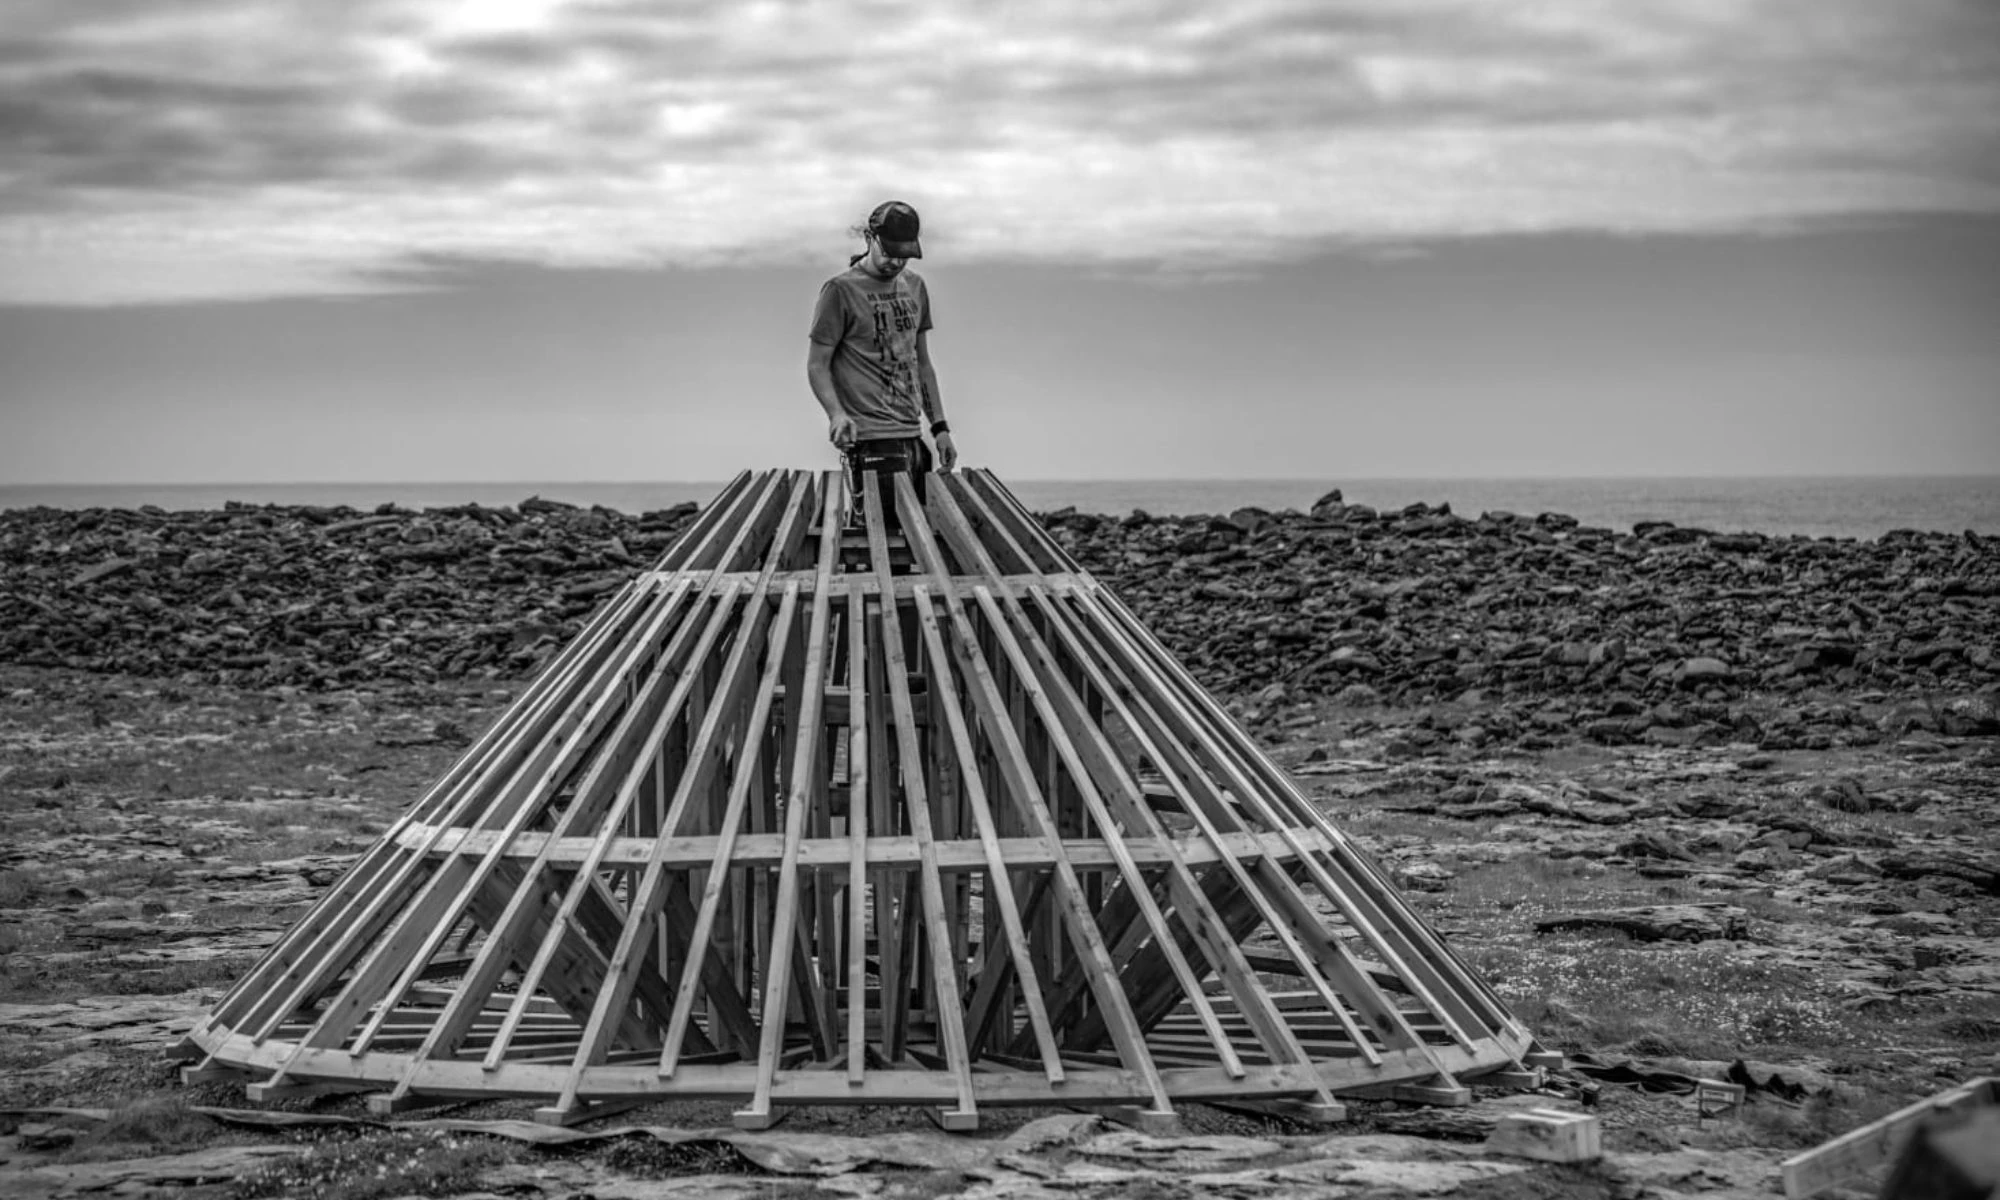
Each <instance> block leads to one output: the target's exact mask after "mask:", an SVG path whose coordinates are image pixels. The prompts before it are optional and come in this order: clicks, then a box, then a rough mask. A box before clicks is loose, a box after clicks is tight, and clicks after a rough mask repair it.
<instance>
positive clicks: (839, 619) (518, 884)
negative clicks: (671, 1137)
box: [184, 471, 1548, 1128]
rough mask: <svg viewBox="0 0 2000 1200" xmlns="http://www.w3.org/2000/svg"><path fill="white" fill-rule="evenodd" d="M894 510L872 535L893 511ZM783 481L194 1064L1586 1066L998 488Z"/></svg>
mask: <svg viewBox="0 0 2000 1200" xmlns="http://www.w3.org/2000/svg"><path fill="white" fill-rule="evenodd" d="M875 483H876V481H875V480H874V479H873V478H872V477H871V478H870V479H869V481H868V484H869V486H868V487H867V488H865V489H864V490H863V491H862V492H861V493H860V495H862V496H865V497H870V498H872V497H877V496H880V495H882V494H884V493H881V492H878V491H877V490H876V487H875ZM891 483H892V487H891V489H890V491H889V493H888V494H889V495H893V496H894V497H895V509H896V511H895V513H894V514H893V518H894V519H891V514H889V513H886V512H882V511H877V509H876V508H875V507H873V506H869V507H868V508H867V511H863V512H858V513H857V512H855V511H853V510H852V507H851V506H852V504H853V499H852V497H851V495H850V493H849V492H848V491H847V489H846V488H844V487H843V486H842V485H841V480H840V477H839V476H838V475H836V474H834V473H831V472H828V473H809V472H799V471H767V472H762V473H748V472H746V473H744V474H743V475H740V476H739V477H738V478H737V479H735V480H734V481H733V482H731V483H730V484H729V485H728V487H726V488H725V489H724V490H723V491H722V493H721V494H720V495H718V496H717V497H716V499H715V501H714V502H713V503H711V504H710V505H709V506H708V507H707V508H706V509H704V510H703V512H702V514H701V515H700V517H699V518H698V519H697V520H696V521H695V523H694V524H693V525H692V526H691V527H690V528H689V530H688V531H687V532H686V533H685V534H684V535H683V536H682V537H681V538H680V540H679V541H677V542H676V543H675V544H674V546H673V547H672V548H670V549H669V550H668V551H667V553H666V554H665V556H664V557H663V558H662V559H661V560H660V562H659V563H658V564H657V565H656V566H655V567H654V568H653V569H652V570H649V571H646V572H644V573H642V574H640V575H638V576H637V577H636V578H634V579H632V580H631V581H630V582H629V583H627V584H626V585H625V586H624V587H622V588H621V589H619V590H618V591H617V592H616V593H615V594H613V595H611V596H610V597H609V598H608V599H607V600H606V601H605V603H604V604H603V606H602V607H601V608H600V609H599V610H598V612H597V613H596V614H595V615H594V616H593V617H592V619H591V620H590V621H589V623H588V624H587V625H586V627H585V628H584V629H583V631H582V632H581V633H580V634H579V635H578V636H577V637H576V639H575V640H574V641H573V642H571V643H570V645H569V646H567V647H566V648H565V649H564V650H563V651H562V653H561V654H560V655H559V656H558V657H557V658H556V659H555V660H554V661H553V662H551V663H550V664H549V665H548V666H547V667H546V668H545V669H544V670H543V672H542V673H541V674H540V675H539V676H538V677H537V678H536V679H535V680H534V681H533V682H532V683H531V684H530V685H529V686H527V687H526V688H525V689H523V691H522V692H521V694H520V696H519V697H518V698H517V699H516V700H515V701H514V702H513V703H512V705H511V706H510V707H509V708H508V709H507V710H506V711H505V712H504V713H502V714H501V716H500V717H499V718H498V719H497V720H495V721H494V722H493V725H492V726H491V728H489V729H488V730H487V731H486V732H485V734H484V735H483V736H482V737H481V738H480V739H479V740H478V741H477V742H476V743H475V744H474V745H473V746H472V747H471V748H470V749H469V750H468V751H466V753H465V754H464V756H463V757H462V758H461V759H460V760H459V761H458V762H457V763H456V764H454V765H453V766H452V768H451V769H450V770H449V771H447V772H446V773H445V774H444V776H443V777H442V778H440V779H439V780H438V781H437V783H436V784H435V785H434V786H433V787H432V788H431V789H430V790H429V791H428V792H427V793H426V794H425V795H424V796H423V797H422V798H421V799H420V800H419V801H418V802H417V803H416V804H415V805H414V806H413V807H412V808H411V809H410V810H409V811H408V813H406V814H405V816H404V817H403V818H402V819H401V820H400V821H398V822H397V823H396V824H395V826H393V827H392V828H391V829H390V830H389V831H388V832H387V833H386V834H384V836H383V837H382V838H381V840H380V841H378V842H377V843H376V844H375V845H374V846H373V847H372V848H370V849H369V850H368V851H367V852H366V853H364V854H363V855H361V857H360V858H359V859H358V860H357V861H356V862H355V864H354V865H353V866H352V867H351V868H350V869H349V871H348V872H347V874H346V875H345V876H343V877H342V878H341V879H340V880H339V881H338V882H337V883H336V884H335V885H334V886H333V887H332V888H331V889H330V890H329V891H328V892H327V894H326V895H325V896H324V897H323V898H322V899H321V901H320V902H319V904H318V905H317V906H315V907H314V909H313V910H312V911H311V912H310V913H309V914H307V916H306V917H305V918H304V919H302V920H301V921H300V922H299V923H298V925H296V926H295V927H294V928H293V929H292V930H291V931H290V932H289V933H287V934H286V936H285V937H284V938H282V939H280V941H279V942H278V943H277V944H276V945H274V946H273V947H272V948H271V950H270V951H269V952H268V953H267V954H266V955H265V956H264V958H263V959H262V960H261V961H260V962H259V963H258V964H257V965H256V966H255V967H254V968H253V969H252V970H251V971H250V972H249V974H247V975H246V976H245V977H244V978H243V979H242V981H241V982H239V983H238V984H237V986H236V987H235V988H234V989H233V990H232V991H231V992H230V993H229V994H228V995H227V996H226V997H225V998H224V999H223V1000H222V1002H221V1003H220V1004H218V1005H217V1006H216V1008H215V1009H214V1011H213V1012H212V1013H210V1014H209V1016H208V1017H207V1019H206V1020H204V1021H203V1022H202V1023H201V1024H200V1025H199V1026H197V1027H196V1028H195V1029H194V1030H193V1032H192V1033H191V1034H190V1035H189V1041H188V1043H187V1044H186V1045H185V1046H184V1051H185V1053H186V1055H187V1056H188V1057H190V1058H193V1059H196V1060H198V1062H197V1065H196V1066H194V1067H191V1068H190V1070H191V1071H192V1072H194V1073H195V1075H196V1077H199V1078H211V1077H214V1076H215V1075H216V1073H217V1072H220V1071H224V1070H234V1071H240V1072H245V1073H247V1074H248V1076H249V1078H250V1079H251V1081H252V1082H251V1084H250V1090H251V1093H252V1095H253V1096H259V1097H266V1098H277V1097H280V1096H285V1095H294V1094H299V1092H300V1091H301V1090H302V1089H307V1090H349V1089H357V1088H358V1089H362V1090H366V1091H368V1092H370V1093H371V1096H370V1100H369V1105H370V1108H371V1109H372V1110H373V1111H376V1112H378V1113H389V1112H395V1111H399V1110H402V1109H405V1108H409V1107H414V1106H420V1105H426V1104H432V1103H436V1102H439V1101H442V1100H446V1099H450V1098H459V1097H497V1096H508V1097H522V1098H529V1099H533V1100H536V1101H538V1102H539V1103H540V1107H539V1108H538V1109H537V1116H538V1118H539V1119H541V1120H544V1121H548V1122H555V1123H566V1122H571V1121H576V1120H581V1119H584V1118H586V1117H589V1116H592V1115H596V1114H598V1113H602V1112H604V1111H607V1108H608V1107H609V1106H617V1105H629V1104H632V1103H638V1102H644V1101H649V1100H663V1099H674V1098H699V1099H722V1100H727V1101H729V1102H731V1103H733V1104H735V1105H736V1106H737V1116H736V1120H737V1122H738V1124H740V1125H742V1126H744V1127H746V1128H761V1127H763V1126H766V1125H769V1124H770V1123H772V1122H773V1121H774V1120H775V1119H776V1117H777V1116H778V1115H780V1114H779V1111H778V1110H780V1109H781V1108H783V1107H784V1106H787V1105H801V1104H896V1105H921V1106H928V1107H933V1108H936V1109H937V1110H939V1113H940V1119H941V1121H942V1122H943V1123H944V1124H945V1125H946V1126H947V1127H949V1128H971V1127H973V1126H974V1125H975V1124H976V1123H977V1121H978V1114H979V1111H980V1110H981V1109H982V1108H985V1107H989V1106H996V1105H1047V1104H1063V1105H1082V1106H1094V1107H1099V1108H1102V1109H1105V1110H1107V1111H1113V1112H1119V1113H1129V1114H1131V1115H1133V1116H1134V1117H1136V1118H1138V1119H1141V1120H1155V1121H1169V1120H1171V1118H1172V1116H1173V1113H1174V1110H1175V1105H1177V1104H1180V1103H1184V1102H1190V1101H1215V1102H1226V1103H1229V1104H1232V1105H1246V1104H1249V1105H1265V1106H1268V1107H1270V1108H1272V1109H1273V1110H1276V1111H1286V1112H1294V1113H1296V1112H1308V1113H1316V1114H1334V1115H1337V1114H1339V1113H1340V1112H1341V1111H1343V1110H1342V1106H1341V1104H1340V1103H1339V1101H1338V1099H1336V1098H1337V1097H1340V1096H1343V1095H1345V1096H1364V1095H1365V1096H1382V1095H1393V1096H1400V1097H1405V1098H1411V1099H1416V1100H1421V1101H1425V1102H1429V1103H1439V1104H1454V1103H1463V1102H1464V1101H1465V1098H1466V1097H1467V1094H1468V1093H1467V1091H1466V1088H1465V1086H1464V1081H1465V1080H1467V1079H1470V1078H1473V1077H1477V1076H1482V1075H1485V1076H1492V1077H1494V1078H1497V1079H1504V1080H1514V1079H1522V1078H1529V1077H1532V1073H1533V1071H1534V1070H1535V1069H1536V1068H1537V1067H1538V1066H1540V1065H1542V1064H1544V1063H1545V1062H1546V1061H1547V1057H1548V1056H1547V1055H1546V1054H1545V1052H1543V1051H1542V1050H1541V1049H1540V1048H1539V1047H1538V1046H1536V1045H1535V1043H1534V1039H1533V1038H1532V1036H1531V1035H1530V1034H1529V1032H1528V1031H1527V1030H1526V1029H1525V1028H1524V1027H1523V1026H1522V1025H1521V1024H1520V1023H1519V1022H1518V1021H1516V1020H1515V1019H1514V1017H1513V1016H1512V1015H1511V1014H1510V1013H1509V1012H1508V1010H1507V1008H1506V1006H1505V1005H1504V1004H1503V1003H1502V1002H1501V1001H1500V1000H1499V999H1498V997H1497V996H1496V995H1495V994H1494V992H1493V991H1492V989H1491V988H1489V987H1487V986H1486V985H1485V984H1484V983H1483V982H1482V981H1481V980H1480V979H1479V978H1478V977H1477V976H1476V975H1475V974H1474V973H1473V972H1472V971H1471V970H1470V969H1469V968H1468V967H1467V966H1466V965H1465V964H1464V963H1463V962H1462V961H1461V960H1460V959H1459V958H1458V957H1457V955H1455V954H1454V953H1453V952H1452V951H1451V949H1450V948H1449V947H1448V946H1447V945H1446V944H1445V942H1444V940H1443V938H1441V937H1440V936H1439V935H1438V934H1437V933H1436V932H1435V931H1434V930H1432V929H1431V928H1430V927H1429V926H1427V925H1426V924H1425V923H1424V922H1423V921H1422V920H1421V919H1420V918H1419V917H1418V916H1417V915H1416V913H1415V912H1414V911H1413V910H1412V909H1411V908H1410V906H1409V905H1408V904H1407V903H1406V902H1405V901H1404V900H1403V898H1402V897H1401V896H1400V895H1399V894H1398V893H1397V892H1396V890H1395V889H1394V888H1393V887H1392V886H1391V885H1390V884H1389V882H1388V877H1387V876H1386V874H1385V873H1384V872H1383V871H1382V870H1381V869H1380V868H1379V867H1378V866H1376V864H1375V863H1373V862H1372V861H1371V860H1370V859H1369V858H1368V857H1367V856H1366V855H1365V854H1363V853H1362V852H1361V851H1360V850H1359V849H1358V848H1356V847H1355V846H1354V845H1353V844H1352V843H1351V842H1349V841H1348V839H1347V838H1346V837H1345V836H1344V835H1342V834H1341V832H1340V831H1339V830H1338V829H1336V828H1334V827H1333V826H1332V825H1331V824H1330V823H1329V822H1328V821H1327V819H1326V818H1325V816H1324V815H1323V814H1322V813H1321V812H1320V811H1319V810H1318V809H1317V808H1315V807H1314V806H1313V804H1312V803H1311V802H1310V801H1309V800H1307V798H1306V797H1305V796H1304V795H1303V794H1302V793H1301V792H1300V791H1299V790H1298V789H1297V787H1296V786H1295V785H1294V784H1293V783H1292V781H1291V780H1290V779H1289V778H1288V777H1287V776H1286V774H1285V773H1284V772H1283V771H1282V770H1281V769H1279V768H1278V766H1277V765H1276V764H1274V763H1273V762H1272V761H1271V760H1270V759H1269V758H1268V757H1266V756H1265V755H1264V754H1263V752H1262V751H1261V750H1259V749H1258V747H1257V746H1256V744H1255V742H1254V741H1253V740H1252V739H1251V738H1250V737H1249V735H1248V734H1247V733H1246V732H1245V731H1244V730H1243V729H1242V728H1241V727H1240V726H1238V725H1237V724H1236V723H1235V722H1234V721H1233V720H1232V719H1231V718H1230V717H1229V716H1228V714H1227V713H1226V712H1225V711H1224V710H1223V708H1222V707H1221V706H1220V705H1219V704H1218V703H1217V702H1216V701H1215V700H1214V699H1213V698H1212V697H1211V696H1209V695H1208V693H1207V692H1205V691H1204V690H1203V689H1202V688H1201V687H1200V686H1199V685H1198V684H1197V683H1196V682H1195V681H1194V679H1193V677H1192V676H1191V675H1190V674H1189V673H1188V672H1187V671H1186V669H1185V668H1183V667H1182V666H1181V665H1180V664H1179V663H1178V662H1176V661H1175V660H1174V658H1173V657H1172V656H1171V655H1170V654H1169V653H1168V652H1167V651H1166V650H1165V649H1164V648H1163V647H1162V645H1161V644H1160V642H1159V641H1158V640H1157V639H1156V638H1154V637H1153V635H1152V634H1151V633H1150V632H1149V631H1148V630H1147V629H1146V628H1145V626H1144V625H1143V624H1142V623H1141V622H1140V621H1139V620H1138V619H1137V618H1136V617H1135V616H1134V615H1133V614H1132V612H1131V611H1130V610H1129V609H1127V608H1126V607H1125V606H1124V605H1123V604H1122V603H1120V601H1119V600H1118V598H1117V597H1116V596H1114V595H1113V594H1111V593H1110V592H1109V591H1108V590H1107V589H1105V588H1104V587H1103V585H1101V584H1100V583H1098V582H1097V581H1096V580H1094V579H1093V578H1091V577H1090V575H1089V574H1087V573H1086V572H1084V571H1083V570H1082V569H1081V568H1080V567H1079V566H1078V565H1077V564H1076V563H1075V562H1074V561H1072V560H1071V559H1070V557H1069V556H1068V555H1067V554H1066V553H1065V552H1064V551H1063V549H1062V547H1061V546H1060V544H1059V543H1058V542H1057V541H1056V540H1055V539H1053V538H1051V537H1050V536H1049V535H1048V533H1046V532H1045V531H1044V530H1043V529H1042V528H1041V527H1040V526H1039V525H1038V524H1037V523H1036V522H1035V521H1034V520H1033V518H1032V517H1030V516H1029V514H1028V513H1027V512H1026V511H1025V510H1024V509H1023V508H1022V507H1021V505H1020V504H1019V503H1018V502H1017V501H1016V500H1015V499H1014V497H1013V496H1012V495H1011V494H1010V493H1009V492H1008V491H1007V489H1006V488H1005V487H1003V486H1002V485H1001V484H1000V482H999V481H998V480H996V479H995V478H993V476H992V475H990V474H988V473H985V472H981V471H968V472H964V473H961V474H957V475H951V476H940V477H935V478H932V479H931V480H929V481H928V495H927V497H926V499H925V501H923V502H919V500H918V499H917V496H916V493H915V490H914V489H913V488H912V486H911V483H910V481H909V480H908V479H907V478H897V479H894V480H892V481H891Z"/></svg>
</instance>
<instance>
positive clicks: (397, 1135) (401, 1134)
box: [230, 1130, 517, 1200]
mask: <svg viewBox="0 0 2000 1200" xmlns="http://www.w3.org/2000/svg"><path fill="white" fill-rule="evenodd" d="M515 1153H517V1151H516V1150H514V1149H513V1148H511V1147H509V1146H507V1145H505V1144H503V1143H499V1142H496V1141H493V1140H492V1139H490V1138H480V1137H469V1136H466V1135H464V1134H456V1133H443V1132H439V1131H435V1130H411V1131H408V1132H405V1131H401V1130H397V1131H394V1132H390V1133H372V1134H367V1135H364V1136H360V1137H353V1138H340V1139H337V1140H335V1139H329V1140H326V1141H321V1142H319V1143H317V1144H316V1145H314V1146H313V1148H312V1150H311V1151H310V1152H308V1153H306V1154H302V1155H300V1156H299V1157H297V1158H294V1159H290V1160H288V1161H285V1162H282V1163H276V1164H273V1165H271V1166H268V1167H266V1168H264V1169H263V1170H261V1171H258V1172H257V1173H255V1174H253V1175H251V1176H249V1177H247V1178H245V1179H243V1180H241V1181H239V1182H238V1184H237V1185H236V1187H235V1189H234V1190H233V1191H231V1193H230V1196H231V1198H232V1200H261V1198H262V1197H267V1196H282V1197H285V1198H286V1200H293V1198H297V1200H381V1198H383V1197H388V1196H448V1195H451V1194H453V1193H455V1192H465V1191H471V1190H472V1189H473V1188H474V1187H475V1186H476V1185H477V1183H478V1181H479V1178H480V1176H481V1175H483V1174H484V1173H485V1172H487V1171H490V1170H493V1169H494V1168H496V1167H500V1166H503V1165H505V1164H506V1163H508V1162H511V1161H512V1160H513V1158H514V1155H515Z"/></svg>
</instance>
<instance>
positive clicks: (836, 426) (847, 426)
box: [806, 342, 854, 450]
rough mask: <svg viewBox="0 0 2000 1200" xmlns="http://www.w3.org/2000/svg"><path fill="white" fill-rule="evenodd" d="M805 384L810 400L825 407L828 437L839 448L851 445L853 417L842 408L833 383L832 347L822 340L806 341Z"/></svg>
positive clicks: (852, 440)
mask: <svg viewBox="0 0 2000 1200" xmlns="http://www.w3.org/2000/svg"><path fill="white" fill-rule="evenodd" d="M806 346H807V350H806V383H807V385H808V386H810V387H811V388H812V394H813V399H815V400H817V401H819V406H820V407H821V408H823V409H825V410H826V436H827V440H828V441H830V442H832V443H833V444H834V445H836V446H838V447H840V448H841V449H842V450H845V449H847V448H848V447H849V446H852V445H853V444H854V418H853V417H851V416H849V415H848V414H847V410H846V409H845V408H843V407H841V403H840V393H839V392H838V391H836V390H834V386H833V347H832V346H829V345H827V344H826V343H824V342H808V343H806Z"/></svg>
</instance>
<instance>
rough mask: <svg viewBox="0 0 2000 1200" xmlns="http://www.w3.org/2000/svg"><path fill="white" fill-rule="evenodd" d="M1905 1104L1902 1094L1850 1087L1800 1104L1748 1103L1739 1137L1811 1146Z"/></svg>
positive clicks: (1750, 1141)
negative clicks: (1859, 1090) (1883, 1093)
mask: <svg viewBox="0 0 2000 1200" xmlns="http://www.w3.org/2000/svg"><path fill="white" fill-rule="evenodd" d="M1903 1104H1904V1100H1903V1099H1902V1098H1901V1097H1897V1096H1884V1095H1880V1094H1877V1093H1864V1092H1855V1091H1852V1090H1849V1089H1842V1090H1839V1091H1833V1092H1823V1093H1820V1094H1818V1095H1814V1096H1809V1097H1807V1098H1806V1100H1805V1101H1804V1102H1803V1103H1801V1104H1798V1105H1790V1104H1775V1103H1755V1104H1746V1105H1744V1106H1743V1115H1742V1117H1741V1121H1742V1129H1741V1130H1740V1132H1739V1133H1738V1136H1737V1140H1740V1141H1742V1142H1743V1143H1745V1144H1749V1145H1757V1146H1779V1147H1783V1148H1786V1149H1801V1150H1803V1149H1808V1148H1810V1147H1813V1146H1818V1145H1821V1144H1822V1143H1825V1142H1827V1141H1830V1140H1832V1139H1833V1138H1837V1137H1839V1136H1840V1135H1841V1134H1843V1133H1848V1132H1851V1131H1852V1130H1855V1129H1858V1128H1860V1127H1861V1126H1863V1125H1866V1124H1867V1123H1868V1122H1870V1121H1873V1120H1876V1119H1877V1118H1880V1117H1886V1116H1888V1115H1889V1114H1890V1113H1892V1112H1895V1111H1896V1110H1897V1109H1899V1108H1901V1107H1903ZM1724 1132H1726V1131H1724Z"/></svg>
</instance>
